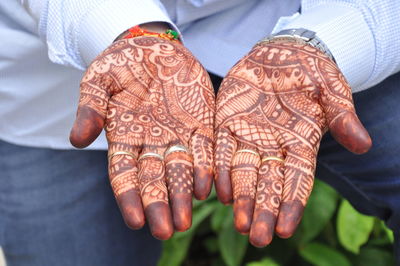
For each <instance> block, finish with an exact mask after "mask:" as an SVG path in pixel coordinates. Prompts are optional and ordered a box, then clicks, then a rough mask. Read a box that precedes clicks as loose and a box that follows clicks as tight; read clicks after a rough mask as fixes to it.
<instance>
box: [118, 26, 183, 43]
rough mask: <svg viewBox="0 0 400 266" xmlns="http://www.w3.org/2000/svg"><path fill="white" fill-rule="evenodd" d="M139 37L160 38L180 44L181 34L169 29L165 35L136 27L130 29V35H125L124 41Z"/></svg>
mask: <svg viewBox="0 0 400 266" xmlns="http://www.w3.org/2000/svg"><path fill="white" fill-rule="evenodd" d="M139 36H152V37H158V38H161V39H165V40H169V41H172V42H178V43H180V41H179V33H177V32H176V31H174V30H171V29H168V30H166V31H165V32H164V33H158V32H152V31H147V30H145V29H142V28H140V27H139V26H134V27H132V28H130V29H129V30H128V34H127V35H125V36H124V37H123V38H122V39H129V38H135V37H139Z"/></svg>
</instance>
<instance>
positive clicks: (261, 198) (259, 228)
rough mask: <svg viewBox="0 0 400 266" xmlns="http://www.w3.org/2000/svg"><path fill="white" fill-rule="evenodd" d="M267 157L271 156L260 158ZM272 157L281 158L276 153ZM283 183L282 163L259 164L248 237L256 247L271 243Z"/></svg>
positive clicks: (272, 161) (267, 162)
mask: <svg viewBox="0 0 400 266" xmlns="http://www.w3.org/2000/svg"><path fill="white" fill-rule="evenodd" d="M267 156H271V154H269V155H264V156H263V157H262V158H266V157H267ZM272 156H276V157H279V158H282V155H277V153H275V154H274V155H272ZM283 182H284V178H283V162H280V161H277V160H268V161H264V162H262V163H261V165H260V170H259V172H258V180H257V194H256V203H255V207H254V214H253V222H252V225H251V229H250V236H249V241H250V243H251V244H252V245H254V246H256V247H264V246H266V245H268V244H269V243H270V242H271V241H272V238H273V235H274V231H275V225H276V219H277V216H278V213H279V206H280V202H281V197H282V191H283Z"/></svg>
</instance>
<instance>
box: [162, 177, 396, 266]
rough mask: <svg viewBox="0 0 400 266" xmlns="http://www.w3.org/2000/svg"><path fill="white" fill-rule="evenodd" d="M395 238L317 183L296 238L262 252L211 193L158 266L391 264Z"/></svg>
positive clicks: (198, 204)
mask: <svg viewBox="0 0 400 266" xmlns="http://www.w3.org/2000/svg"><path fill="white" fill-rule="evenodd" d="M392 243H393V234H392V232H391V231H390V230H389V229H388V228H387V227H386V226H385V225H384V223H383V222H381V221H380V220H378V219H376V218H373V217H369V216H365V215H362V214H360V213H358V212H357V211H356V210H355V209H354V208H353V207H352V206H351V205H350V204H349V203H348V202H347V201H346V200H344V199H342V198H341V197H340V196H339V195H338V194H337V193H336V192H335V190H333V189H332V188H331V187H330V186H328V185H326V184H325V183H323V182H322V181H319V180H316V182H315V186H314V190H313V192H312V194H311V197H310V199H309V202H308V205H307V207H306V209H305V212H304V217H303V219H302V222H301V224H300V225H299V228H298V230H297V232H296V234H295V235H294V236H293V237H292V238H290V239H286V240H284V239H279V238H278V237H275V238H274V240H273V241H272V243H271V245H269V246H267V247H265V248H262V249H259V248H255V247H253V246H251V245H250V244H249V243H248V239H247V236H243V235H240V234H239V233H237V232H236V231H235V230H234V227H233V213H232V207H231V206H224V205H222V204H220V203H219V202H218V201H217V199H216V196H215V193H214V192H212V194H211V196H210V197H209V198H208V199H207V200H206V201H203V202H199V201H195V203H194V212H193V226H192V228H191V229H190V230H188V231H186V232H184V233H176V234H175V235H174V236H173V237H172V238H171V239H170V240H168V241H165V242H164V244H163V253H162V257H161V259H160V261H159V263H158V266H178V265H190V266H202V265H204V266H205V265H207V266H209V265H211V266H217V265H218V266H219V265H221V266H222V265H227V266H239V265H246V266H286V265H288V266H293V265H296V266H297V265H299V266H302V265H316V266H331V265H332V266H347V265H356V266H391V265H394V261H393V256H392V254H391V252H392V250H391V249H392Z"/></svg>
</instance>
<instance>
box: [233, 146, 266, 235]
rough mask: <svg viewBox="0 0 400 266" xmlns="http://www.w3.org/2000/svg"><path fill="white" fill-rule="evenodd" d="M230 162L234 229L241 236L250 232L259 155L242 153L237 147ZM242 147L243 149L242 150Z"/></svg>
mask: <svg viewBox="0 0 400 266" xmlns="http://www.w3.org/2000/svg"><path fill="white" fill-rule="evenodd" d="M239 147H240V148H238V150H237V151H236V153H235V155H234V156H233V160H232V169H231V176H232V189H233V214H234V223H235V228H236V230H237V231H239V232H240V233H242V234H247V233H248V232H249V231H250V226H251V222H252V218H253V211H254V198H255V194H256V182H257V174H258V168H259V166H260V155H258V154H254V153H250V152H240V151H244V149H246V150H247V149H250V148H245V147H244V146H239ZM242 147H243V148H242Z"/></svg>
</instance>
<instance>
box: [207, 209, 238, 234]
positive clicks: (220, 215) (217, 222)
mask: <svg viewBox="0 0 400 266" xmlns="http://www.w3.org/2000/svg"><path fill="white" fill-rule="evenodd" d="M229 219H231V220H232V219H233V212H232V207H231V206H225V205H222V204H220V205H219V206H218V207H217V208H216V209H215V211H214V213H213V215H212V216H211V228H212V229H213V231H214V232H219V230H221V228H222V226H223V225H224V223H226V222H227V221H229Z"/></svg>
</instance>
